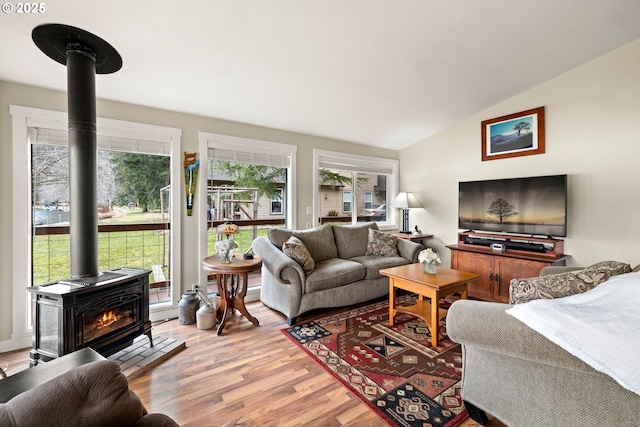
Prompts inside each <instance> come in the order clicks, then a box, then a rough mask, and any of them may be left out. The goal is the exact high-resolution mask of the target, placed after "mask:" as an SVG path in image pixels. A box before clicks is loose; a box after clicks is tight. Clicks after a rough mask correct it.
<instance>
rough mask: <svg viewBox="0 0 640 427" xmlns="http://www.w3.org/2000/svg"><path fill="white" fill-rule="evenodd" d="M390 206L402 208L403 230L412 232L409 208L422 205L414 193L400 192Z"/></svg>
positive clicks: (406, 232)
mask: <svg viewBox="0 0 640 427" xmlns="http://www.w3.org/2000/svg"><path fill="white" fill-rule="evenodd" d="M389 207H390V208H392V209H393V208H399V209H402V231H401V233H404V234H411V230H409V209H410V208H421V207H422V205H420V203H419V202H418V200H417V199H416V197H415V196H414V195H413V193H406V192H401V193H398V195H397V196H396V198H395V199H394V200H393V202H391V205H390V206H389Z"/></svg>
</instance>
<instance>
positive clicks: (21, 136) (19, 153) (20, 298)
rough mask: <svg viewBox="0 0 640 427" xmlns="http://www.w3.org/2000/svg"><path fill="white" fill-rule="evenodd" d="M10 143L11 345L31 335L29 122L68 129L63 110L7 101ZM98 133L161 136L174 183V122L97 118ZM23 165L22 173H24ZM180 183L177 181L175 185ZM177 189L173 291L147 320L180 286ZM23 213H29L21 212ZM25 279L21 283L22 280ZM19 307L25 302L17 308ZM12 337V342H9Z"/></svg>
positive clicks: (155, 314)
mask: <svg viewBox="0 0 640 427" xmlns="http://www.w3.org/2000/svg"><path fill="white" fill-rule="evenodd" d="M9 113H10V115H11V123H12V124H11V126H12V135H13V138H12V148H13V159H12V161H13V206H12V208H13V220H14V227H13V267H14V268H13V283H14V289H13V330H12V335H11V337H12V338H11V342H12V343H11V346H12V347H13V346H14V345H18V347H16V348H21V347H28V346H31V339H32V337H31V335H32V324H31V322H32V314H31V311H32V307H31V303H30V295H29V292H28V291H26V287H28V286H31V285H32V283H31V282H32V273H31V270H32V266H31V256H32V254H31V252H32V243H31V238H32V235H31V233H32V230H31V218H32V213H31V209H32V206H31V144H30V143H29V128H33V127H39V128H46V129H53V130H59V131H67V130H68V114H67V113H66V112H61V111H53V110H46V109H39V108H32V107H23V106H18V105H10V106H9ZM96 127H97V133H98V134H99V135H105V136H113V137H122V138H131V139H145V140H148V141H164V142H168V143H169V144H170V156H171V172H170V173H171V182H172V183H179V182H181V178H182V170H181V159H180V150H181V135H182V131H181V130H180V129H176V128H169V127H164V126H157V125H149V124H144V123H138V122H129V121H123V120H115V119H107V118H103V117H97V118H96ZM25 171H27V177H26V179H25ZM179 187H181V186H179ZM180 195H181V192H180V191H179V190H178V191H173V192H172V196H171V197H172V211H171V215H172V216H171V217H172V218H175V220H174V221H173V223H172V224H171V245H172V246H171V251H172V257H171V271H172V277H171V280H172V287H171V289H172V293H171V302H170V303H160V304H154V306H150V308H149V317H150V319H151V320H152V321H155V320H160V319H162V318H165V317H166V315H167V309H174V310H176V313H177V308H178V302H179V301H180V292H181V289H182V286H181V272H180V267H181V252H180V241H181V238H180V231H181V230H180V222H181V221H180V220H179V218H180V207H181V204H180V203H179V202H178V201H181V197H180ZM26 213H28V214H26ZM25 284H26V286H25ZM19 307H26V309H25V310H20V309H19ZM14 343H15V344H14Z"/></svg>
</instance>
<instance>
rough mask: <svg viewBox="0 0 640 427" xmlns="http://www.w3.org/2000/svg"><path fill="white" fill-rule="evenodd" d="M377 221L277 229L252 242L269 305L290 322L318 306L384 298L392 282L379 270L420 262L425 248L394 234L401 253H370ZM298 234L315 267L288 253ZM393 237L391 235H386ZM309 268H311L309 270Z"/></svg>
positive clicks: (332, 305) (398, 251)
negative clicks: (260, 262) (293, 257)
mask: <svg viewBox="0 0 640 427" xmlns="http://www.w3.org/2000/svg"><path fill="white" fill-rule="evenodd" d="M370 229H372V230H375V231H376V232H377V230H378V227H377V225H376V223H366V224H357V225H328V224H325V225H322V226H320V227H315V228H311V229H308V230H286V229H272V230H270V231H269V235H268V237H267V236H262V237H258V238H257V239H255V240H254V241H253V250H254V252H255V253H256V254H257V255H258V256H260V258H262V289H261V292H260V300H261V301H262V303H263V304H264V305H266V306H267V307H270V308H272V309H275V310H277V311H279V312H281V313H283V314H284V315H285V316H286V317H287V323H288V324H289V325H292V324H294V323H295V321H296V318H297V317H298V315H300V314H302V313H305V312H307V311H310V310H313V309H318V308H329V307H342V306H346V305H351V304H357V303H361V302H365V301H369V300H372V299H375V298H379V297H382V296H384V295H386V294H388V292H389V281H388V278H387V277H385V276H381V275H380V273H379V270H381V269H384V268H389V267H395V266H398V265H404V264H410V263H415V262H417V261H418V253H419V252H420V251H421V250H422V249H424V247H423V246H422V245H421V244H419V243H415V242H411V241H409V240H406V239H397V238H393V244H394V245H395V249H396V250H397V255H395V256H394V255H393V254H392V255H391V256H375V255H367V253H368V250H371V248H372V245H373V247H374V248H375V242H372V241H371V240H370V234H376V235H377V233H373V232H370V231H369V230H370ZM292 236H293V237H296V238H298V239H299V241H301V242H302V243H303V244H304V246H305V247H306V249H307V250H308V253H309V256H310V258H311V259H312V264H314V268H313V269H312V271H310V272H309V270H310V269H308V268H307V265H305V268H304V269H303V265H301V264H300V263H299V262H297V261H295V260H294V259H292V258H291V257H290V256H288V255H286V254H285V253H284V252H283V249H282V248H283V245H285V243H286V242H288V241H290V240H289V239H290V238H291V237H292ZM384 237H385V240H387V241H389V238H390V237H393V236H391V235H389V234H386V233H385V234H384ZM305 270H307V271H306V272H305Z"/></svg>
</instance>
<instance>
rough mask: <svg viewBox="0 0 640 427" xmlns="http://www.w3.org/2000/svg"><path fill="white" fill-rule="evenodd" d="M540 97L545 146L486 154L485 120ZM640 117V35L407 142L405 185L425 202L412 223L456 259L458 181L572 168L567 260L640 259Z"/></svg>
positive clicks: (531, 103) (573, 262) (402, 171)
mask: <svg viewBox="0 0 640 427" xmlns="http://www.w3.org/2000/svg"><path fill="white" fill-rule="evenodd" d="M506 65H507V66H508V64H506ZM540 106H544V107H545V115H546V120H545V131H546V153H545V154H540V155H533V156H524V157H517V158H508V159H502V160H491V161H486V162H483V161H482V160H481V136H480V122H481V121H482V120H487V119H492V118H495V117H500V116H503V115H507V114H511V113H516V112H519V111H524V110H528V109H531V108H536V107H540ZM639 124H640V39H639V40H636V41H635V42H632V43H630V44H628V45H626V46H623V47H622V48H620V49H618V50H615V51H613V52H610V53H608V54H606V55H604V56H602V57H600V58H597V59H596V60H594V61H592V62H590V63H588V64H586V65H583V66H581V67H579V68H576V69H574V70H572V71H570V72H567V73H566V74H564V75H562V76H560V77H557V78H555V79H552V80H549V81H547V82H545V83H543V84H541V85H539V86H537V87H535V88H533V89H531V90H529V91H527V92H525V93H522V94H520V95H518V96H515V97H513V98H511V99H508V100H506V101H504V102H502V103H500V104H498V105H495V106H493V107H491V108H489V109H487V110H485V111H482V112H480V113H479V114H476V115H474V116H473V117H470V118H468V119H467V120H464V121H463V122H460V123H458V124H456V125H455V126H453V127H451V128H450V129H447V130H446V131H444V132H441V133H439V134H437V135H435V136H433V137H430V138H427V139H425V140H422V141H420V142H418V143H416V144H413V145H412V146H410V147H408V148H406V149H404V150H402V151H401V153H400V190H401V191H413V192H414V193H415V194H416V197H417V198H418V200H419V201H420V202H421V204H422V205H423V206H424V207H425V210H412V211H411V214H410V221H411V224H412V227H413V224H418V225H419V226H420V228H421V229H422V231H423V232H425V233H432V234H435V237H434V238H433V239H431V240H430V241H428V245H429V246H432V247H434V248H436V249H437V250H438V251H439V252H440V254H441V255H442V256H443V258H444V259H443V265H444V266H448V265H449V262H450V251H449V249H447V248H446V247H445V246H446V245H449V244H453V243H455V242H456V238H457V232H458V228H457V226H458V224H457V218H458V182H459V181H470V180H479V179H489V178H507V177H522V176H536V175H553V174H565V173H566V174H568V175H569V178H568V187H569V188H568V189H569V200H568V206H569V212H568V236H567V238H566V239H565V253H567V254H570V255H572V258H571V259H570V260H569V261H568V264H569V265H588V264H591V263H595V262H598V261H602V260H618V261H624V262H628V263H630V264H632V266H635V265H637V264H640V245H639V244H638V243H639V240H638V239H640V215H639V212H640V197H638V196H640V186H639V181H640V180H639V179H638V178H640V126H639Z"/></svg>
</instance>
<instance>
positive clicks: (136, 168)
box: [111, 152, 170, 212]
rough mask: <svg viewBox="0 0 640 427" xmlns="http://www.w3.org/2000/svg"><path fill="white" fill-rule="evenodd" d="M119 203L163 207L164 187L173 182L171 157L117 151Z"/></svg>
mask: <svg viewBox="0 0 640 427" xmlns="http://www.w3.org/2000/svg"><path fill="white" fill-rule="evenodd" d="M111 160H112V162H113V164H114V165H115V169H116V182H117V189H118V190H117V195H116V200H117V202H118V203H120V204H123V205H126V204H128V203H130V202H134V203H136V204H137V205H138V206H140V207H142V211H143V212H148V211H149V209H159V207H160V189H161V188H163V187H165V186H166V185H168V184H169V161H170V159H169V157H165V156H152V155H148V154H135V153H120V152H113V153H112V158H111Z"/></svg>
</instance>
